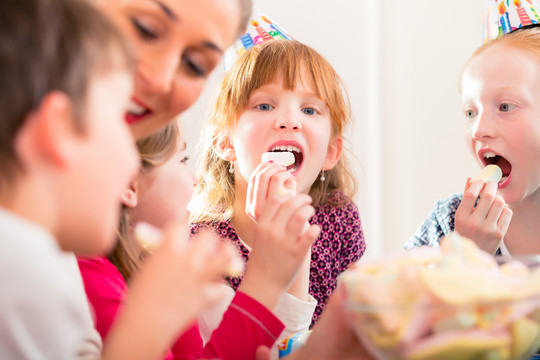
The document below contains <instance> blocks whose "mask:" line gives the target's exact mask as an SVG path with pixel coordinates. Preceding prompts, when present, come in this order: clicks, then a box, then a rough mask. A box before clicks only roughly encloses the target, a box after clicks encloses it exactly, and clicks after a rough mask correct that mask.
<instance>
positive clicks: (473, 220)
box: [455, 179, 512, 254]
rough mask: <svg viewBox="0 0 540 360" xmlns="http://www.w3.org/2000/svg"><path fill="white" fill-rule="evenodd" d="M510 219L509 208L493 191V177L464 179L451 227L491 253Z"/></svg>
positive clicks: (494, 189) (510, 211)
mask: <svg viewBox="0 0 540 360" xmlns="http://www.w3.org/2000/svg"><path fill="white" fill-rule="evenodd" d="M479 196H480V198H479V199H478V197H479ZM477 199H478V200H477ZM477 201H478V202H477ZM511 219H512V210H510V209H509V208H508V207H506V205H505V201H504V199H503V198H502V196H501V195H499V194H497V184H496V183H495V182H494V181H488V182H486V183H484V182H483V181H475V182H473V183H470V179H467V184H466V185H465V191H464V192H463V199H462V200H461V204H460V205H459V208H458V209H457V211H456V217H455V221H456V224H455V226H456V227H455V230H456V231H457V232H458V233H459V234H460V235H462V236H465V237H467V238H469V239H471V240H473V241H474V242H475V243H476V244H477V245H478V247H479V248H481V249H482V250H484V251H487V252H489V253H492V254H494V253H495V252H496V251H497V249H498V248H499V245H500V243H501V241H502V239H503V238H504V235H505V234H506V231H507V230H508V226H509V225H510V220H511Z"/></svg>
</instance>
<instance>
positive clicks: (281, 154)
mask: <svg viewBox="0 0 540 360" xmlns="http://www.w3.org/2000/svg"><path fill="white" fill-rule="evenodd" d="M269 161H273V162H274V163H276V164H279V165H283V166H289V165H292V164H294V155H293V153H291V152H289V151H276V152H273V151H272V152H265V153H263V154H262V156H261V162H269Z"/></svg>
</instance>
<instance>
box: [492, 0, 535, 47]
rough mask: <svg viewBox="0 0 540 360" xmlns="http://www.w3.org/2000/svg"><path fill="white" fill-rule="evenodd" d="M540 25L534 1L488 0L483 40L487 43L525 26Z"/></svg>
mask: <svg viewBox="0 0 540 360" xmlns="http://www.w3.org/2000/svg"><path fill="white" fill-rule="evenodd" d="M539 23H540V9H539V8H538V5H536V3H535V2H534V0H486V1H485V17H484V29H483V36H482V37H483V39H484V42H487V41H488V40H491V39H496V38H498V37H499V36H502V35H504V34H508V33H509V32H511V31H513V30H516V29H519V28H521V27H524V26H528V25H533V24H539Z"/></svg>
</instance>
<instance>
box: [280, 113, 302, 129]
mask: <svg viewBox="0 0 540 360" xmlns="http://www.w3.org/2000/svg"><path fill="white" fill-rule="evenodd" d="M276 128H277V129H278V130H289V131H291V130H293V131H299V130H302V123H301V121H300V120H299V119H298V117H297V116H295V115H294V114H293V113H292V111H285V112H284V113H283V114H282V115H281V116H279V118H278V119H277V121H276Z"/></svg>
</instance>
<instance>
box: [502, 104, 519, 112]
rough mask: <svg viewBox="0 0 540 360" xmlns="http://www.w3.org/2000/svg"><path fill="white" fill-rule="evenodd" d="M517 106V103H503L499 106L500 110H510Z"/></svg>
mask: <svg viewBox="0 0 540 360" xmlns="http://www.w3.org/2000/svg"><path fill="white" fill-rule="evenodd" d="M515 107H516V105H512V104H505V103H502V104H501V105H500V106H499V110H500V111H503V112H508V111H510V110H513V109H514V108H515Z"/></svg>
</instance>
